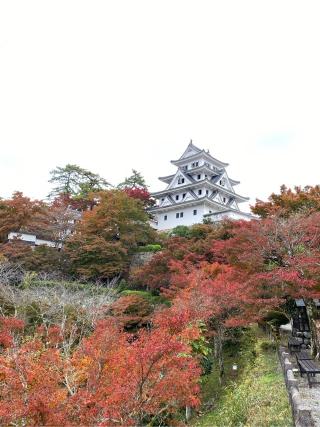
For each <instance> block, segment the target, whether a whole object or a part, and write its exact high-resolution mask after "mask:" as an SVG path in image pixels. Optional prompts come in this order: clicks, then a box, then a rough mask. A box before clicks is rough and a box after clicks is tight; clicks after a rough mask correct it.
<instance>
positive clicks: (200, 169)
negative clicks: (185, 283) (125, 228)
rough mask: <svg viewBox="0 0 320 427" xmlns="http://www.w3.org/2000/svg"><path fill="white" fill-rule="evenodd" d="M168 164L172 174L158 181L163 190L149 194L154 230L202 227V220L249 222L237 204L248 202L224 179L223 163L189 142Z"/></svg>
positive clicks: (227, 178)
mask: <svg viewBox="0 0 320 427" xmlns="http://www.w3.org/2000/svg"><path fill="white" fill-rule="evenodd" d="M171 163H172V164H173V165H175V166H176V167H177V171H176V173H175V174H174V175H168V176H164V177H161V178H159V179H160V180H161V181H162V182H164V183H166V184H167V187H166V188H165V189H164V190H162V191H158V192H156V193H152V196H153V197H155V198H156V199H157V205H156V206H155V207H153V208H151V209H150V212H151V213H152V214H153V215H154V218H155V220H156V224H157V225H156V228H157V229H158V230H169V229H172V228H174V227H176V226H177V225H192V224H197V223H202V221H203V219H204V218H211V220H212V221H220V220H222V219H224V218H230V219H235V220H237V219H246V220H249V219H251V218H252V216H251V215H250V214H248V213H245V212H241V211H240V209H239V203H241V202H246V201H248V200H249V199H248V198H247V197H243V196H240V195H239V194H237V193H236V192H235V190H234V188H233V187H234V186H236V185H237V184H239V181H235V180H234V179H231V178H229V177H228V174H227V172H226V167H227V166H228V164H227V163H223V162H221V161H220V160H217V159H215V158H214V157H212V156H211V154H210V153H209V151H205V150H200V148H198V147H196V146H195V145H193V143H192V141H191V142H190V144H189V145H188V147H187V149H186V150H185V152H184V153H183V154H182V156H181V157H180V158H179V159H178V160H172V161H171Z"/></svg>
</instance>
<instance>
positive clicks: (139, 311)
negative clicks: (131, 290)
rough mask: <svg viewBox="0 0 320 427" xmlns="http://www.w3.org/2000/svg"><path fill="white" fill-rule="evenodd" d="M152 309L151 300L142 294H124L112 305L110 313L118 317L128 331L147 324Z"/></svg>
mask: <svg viewBox="0 0 320 427" xmlns="http://www.w3.org/2000/svg"><path fill="white" fill-rule="evenodd" d="M152 311H153V308H152V306H151V304H150V302H149V301H148V300H147V299H146V298H144V297H143V296H140V295H126V296H122V297H120V298H119V299H118V300H117V301H115V302H114V303H113V304H112V306H111V307H110V314H111V315H113V316H115V317H116V318H117V319H118V321H119V322H120V323H121V324H122V325H123V328H124V329H125V330H126V331H132V330H136V329H137V328H141V327H143V326H147V325H148V324H149V323H150V320H151V313H152Z"/></svg>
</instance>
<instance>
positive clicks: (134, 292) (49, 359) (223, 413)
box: [0, 165, 320, 426]
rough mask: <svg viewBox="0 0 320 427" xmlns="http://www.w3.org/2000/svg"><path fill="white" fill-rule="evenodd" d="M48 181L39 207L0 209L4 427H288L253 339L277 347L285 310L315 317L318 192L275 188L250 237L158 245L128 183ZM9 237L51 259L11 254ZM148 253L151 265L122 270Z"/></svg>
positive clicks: (136, 190)
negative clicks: (32, 237) (34, 241)
mask: <svg viewBox="0 0 320 427" xmlns="http://www.w3.org/2000/svg"><path fill="white" fill-rule="evenodd" d="M52 180H53V183H54V185H55V187H54V192H53V195H52V199H51V200H50V202H43V201H33V200H30V199H29V198H27V197H25V196H23V195H22V194H21V193H16V194H14V195H13V197H12V199H8V200H1V201H0V234H1V236H2V237H1V242H0V257H1V259H0V310H1V317H0V366H1V382H0V422H1V424H2V425H26V426H29V425H30V426H32V425H48V426H51V425H61V426H63V425H66V426H67V425H68V426H73V425H74V426H75V425H100V426H130V425H132V426H137V425H138V426H144V425H148V426H171V425H172V426H174V425H178V424H179V423H180V424H181V423H182V424H183V423H185V414H186V413H187V414H189V413H190V411H191V413H192V414H193V416H194V418H193V422H194V423H195V425H210V423H211V425H217V426H226V425H230V426H233V425H234V426H238V425H247V426H255V425H257V426H258V425H266V426H271V425H277V426H282V425H283V426H284V425H291V417H290V414H289V410H288V401H287V400H286V397H285V396H286V395H285V390H284V387H283V382H282V378H281V375H280V373H279V371H278V367H277V362H276V355H275V351H274V349H271V348H270V349H268V348H267V347H270V346H269V344H268V345H266V343H265V342H264V338H263V337H262V336H261V335H260V332H259V329H252V325H255V324H257V323H259V324H260V325H265V324H266V323H268V324H269V326H270V328H273V329H274V331H275V332H276V328H277V327H278V326H279V319H280V318H281V319H282V320H281V321H284V322H287V321H288V319H289V318H290V316H291V313H292V307H293V300H294V299H295V298H304V299H305V301H306V303H307V306H308V308H310V310H309V312H310V313H315V311H312V304H313V298H316V297H319V296H320V293H319V278H320V251H319V247H320V213H319V206H320V204H319V203H318V202H319V196H318V194H319V191H318V188H316V187H315V188H306V189H299V188H297V189H296V190H294V191H291V190H287V189H286V188H282V190H281V193H280V194H279V195H273V196H272V197H271V198H270V200H269V202H267V203H265V204H264V203H262V202H259V203H258V204H257V205H256V207H255V208H254V209H255V212H256V213H259V214H261V218H260V219H256V220H252V221H250V222H243V221H238V222H233V221H223V222H220V223H217V224H197V225H194V226H192V227H189V228H188V227H179V228H177V229H174V230H172V232H171V233H168V234H158V233H156V232H155V230H153V229H152V228H151V226H150V224H149V219H150V218H149V215H148V211H147V207H148V206H150V205H151V204H152V200H151V198H150V195H149V194H148V192H147V188H146V186H145V183H144V181H143V178H142V177H141V176H140V175H139V174H138V173H137V172H135V171H134V174H133V176H132V177H129V178H127V179H126V180H125V181H124V182H123V183H121V184H120V185H119V186H118V187H117V188H111V187H110V186H108V185H107V183H106V181H105V180H103V179H102V178H101V177H99V176H97V175H96V174H91V173H88V171H84V170H83V169H81V168H80V169H79V168H78V167H76V166H75V165H67V167H65V168H57V170H55V171H54V173H53V174H52ZM70 183H72V185H71V184H70ZM74 214H76V219H75V220H71V218H70V215H74ZM72 218H73V217H72ZM12 230H14V231H16V232H22V231H24V232H29V233H31V232H34V233H43V235H46V236H47V238H50V239H51V241H52V242H55V243H56V245H55V246H54V247H48V246H39V247H35V248H32V247H31V246H29V245H26V244H25V243H23V242H21V241H20V240H19V239H16V240H13V241H10V242H8V241H7V239H6V235H7V232H8V231H12ZM145 246H147V249H146V250H147V251H152V252H154V255H153V257H152V259H151V260H150V262H148V263H147V264H145V265H140V266H135V267H132V268H130V264H131V261H132V257H133V256H134V255H135V254H137V253H141V251H143V247H145ZM275 319H276V320H277V322H276V321H275ZM313 320H314V319H313V317H312V318H310V322H311V325H313V323H312V322H313ZM250 330H251V331H252V330H254V331H255V332H254V333H255V338H254V343H253V340H252V339H251V338H250V336H249V335H250V333H249V332H248V331H250ZM251 333H252V332H251ZM312 333H313V340H314V348H315V349H316V350H317V349H318V350H319V343H318V342H317V337H316V334H315V330H314V328H313V329H312ZM248 334H249V335H248ZM271 347H272V346H271ZM235 362H236V363H237V364H238V365H239V374H238V376H237V377H232V376H231V371H230V366H231V363H232V364H233V363H235ZM273 397H274V398H273ZM210 399H211V403H210ZM212 399H213V400H212ZM206 404H207V405H206ZM210 405H211V406H210ZM199 413H204V414H203V416H201V417H200V418H197V414H199ZM262 420H263V422H264V424H261V422H262Z"/></svg>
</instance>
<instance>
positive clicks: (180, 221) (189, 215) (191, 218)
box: [156, 204, 204, 230]
mask: <svg viewBox="0 0 320 427" xmlns="http://www.w3.org/2000/svg"><path fill="white" fill-rule="evenodd" d="M194 209H196V210H197V215H193V211H194ZM177 212H179V213H180V212H183V218H180V217H179V218H176V213H177ZM203 214H204V204H200V205H197V206H191V207H185V208H178V209H176V210H171V211H169V212H164V213H160V214H157V215H156V219H157V221H158V225H157V227H156V228H157V229H158V230H169V229H171V228H174V227H176V226H177V225H192V224H198V223H201V222H202V219H203ZM165 215H167V217H168V219H167V220H166V221H165V220H164V216H165Z"/></svg>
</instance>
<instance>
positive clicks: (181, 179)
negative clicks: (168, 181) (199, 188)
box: [178, 176, 184, 184]
mask: <svg viewBox="0 0 320 427" xmlns="http://www.w3.org/2000/svg"><path fill="white" fill-rule="evenodd" d="M178 184H184V178H183V177H182V176H179V178H178Z"/></svg>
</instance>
